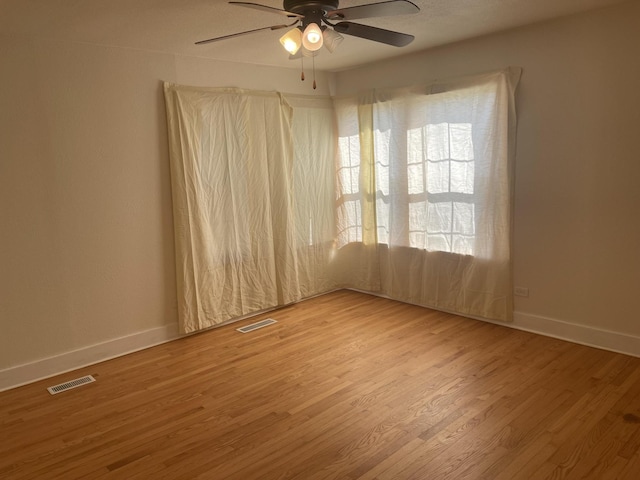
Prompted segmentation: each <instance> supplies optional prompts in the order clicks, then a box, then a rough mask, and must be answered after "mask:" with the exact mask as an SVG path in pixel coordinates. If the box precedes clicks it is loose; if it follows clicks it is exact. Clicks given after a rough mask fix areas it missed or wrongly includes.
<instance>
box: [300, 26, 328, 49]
mask: <svg viewBox="0 0 640 480" xmlns="http://www.w3.org/2000/svg"><path fill="white" fill-rule="evenodd" d="M322 44H323V39H322V30H321V29H320V26H319V25H318V24H317V23H313V22H312V23H310V24H309V25H307V28H305V29H304V33H303V34H302V45H304V48H306V49H307V50H311V51H312V52H315V51H316V50H320V49H321V48H322Z"/></svg>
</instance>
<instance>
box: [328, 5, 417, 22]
mask: <svg viewBox="0 0 640 480" xmlns="http://www.w3.org/2000/svg"><path fill="white" fill-rule="evenodd" d="M419 11H420V8H419V7H418V6H417V5H415V4H413V3H411V2H410V1H408V0H388V1H386V2H380V3H368V4H366V5H359V6H357V7H347V8H339V9H337V10H333V11H331V12H327V18H329V19H330V20H358V19H360V18H372V17H390V16H393V15H406V14H409V13H418V12H419Z"/></svg>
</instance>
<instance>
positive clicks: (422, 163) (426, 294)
mask: <svg viewBox="0 0 640 480" xmlns="http://www.w3.org/2000/svg"><path fill="white" fill-rule="evenodd" d="M519 76H520V70H519V69H515V68H512V69H508V70H505V71H501V72H496V73H492V74H487V75H482V76H477V77H473V78H466V79H461V80H456V81H451V82H438V83H434V84H432V85H429V86H427V87H418V88H412V89H403V90H377V91H374V92H371V93H369V94H366V95H361V96H360V97H359V98H343V99H337V100H336V101H335V106H336V110H337V115H338V126H339V129H340V130H339V145H340V160H339V165H338V171H339V172H340V175H339V179H340V183H339V187H340V191H339V196H338V199H339V201H338V209H339V214H338V218H339V222H338V244H339V245H340V246H341V247H342V248H341V250H340V251H339V252H338V257H339V258H343V257H349V258H353V256H357V257H358V258H360V259H361V261H363V262H366V264H367V265H368V267H367V271H363V269H360V270H359V271H358V272H357V277H358V278H354V277H353V275H351V272H349V271H347V272H343V276H342V279H343V282H344V283H352V284H355V285H357V286H358V287H359V288H364V289H365V290H376V291H380V292H381V293H383V294H385V295H388V296H391V297H393V298H396V299H399V300H403V301H407V302H411V303H416V304H421V305H427V306H431V307H435V308H438V309H442V310H448V311H454V312H458V313H463V314H467V315H472V316H480V317H485V318H492V319H499V320H510V319H511V316H512V294H511V291H512V286H511V250H510V236H511V208H512V200H511V197H512V195H511V190H512V157H513V153H514V144H515V107H514V92H515V87H516V85H517V82H518V79H519ZM356 125H357V127H356ZM356 178H357V181H356ZM344 263H348V262H346V261H345V262H344ZM363 274H364V275H363ZM378 285H379V288H376V287H377V286H378Z"/></svg>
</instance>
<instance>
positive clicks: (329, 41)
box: [322, 28, 344, 53]
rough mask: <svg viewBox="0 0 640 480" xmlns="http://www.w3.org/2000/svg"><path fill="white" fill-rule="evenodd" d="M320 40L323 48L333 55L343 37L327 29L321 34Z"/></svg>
mask: <svg viewBox="0 0 640 480" xmlns="http://www.w3.org/2000/svg"><path fill="white" fill-rule="evenodd" d="M322 39H323V42H324V48H326V49H327V50H329V53H333V51H334V50H335V49H336V48H338V45H340V42H342V40H344V37H343V36H342V35H340V34H339V33H338V32H336V31H335V30H332V29H331V28H327V29H326V30H325V31H324V32H322Z"/></svg>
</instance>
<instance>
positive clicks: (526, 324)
mask: <svg viewBox="0 0 640 480" xmlns="http://www.w3.org/2000/svg"><path fill="white" fill-rule="evenodd" d="M496 323H498V324H499V325H505V326H507V327H513V328H517V329H518V330H524V331H527V332H532V333H538V334H540V335H545V336H547V337H553V338H558V339H560V340H567V341H569V342H573V343H579V344H580V345H587V346H589V347H595V348H601V349H603V350H610V351H612V352H617V353H624V354H626V355H632V356H634V357H640V337H637V336H633V335H628V334H625V333H620V332H614V331H611V330H603V329H600V328H596V327H590V326H587V325H579V324H576V323H570V322H565V321H562V320H556V319H554V318H549V317H543V316H540V315H532V314H529V313H524V312H513V322H511V323H500V322H496Z"/></svg>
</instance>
